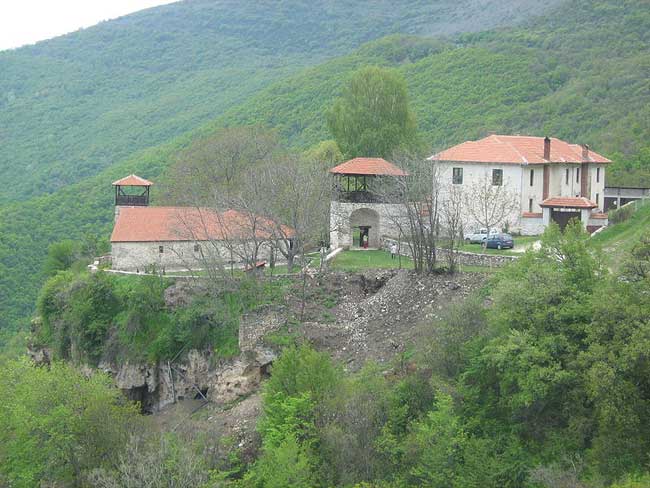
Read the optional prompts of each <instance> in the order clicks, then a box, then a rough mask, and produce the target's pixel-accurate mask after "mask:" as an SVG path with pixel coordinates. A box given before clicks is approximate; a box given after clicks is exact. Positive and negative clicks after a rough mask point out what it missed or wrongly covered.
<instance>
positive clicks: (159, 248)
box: [158, 246, 165, 254]
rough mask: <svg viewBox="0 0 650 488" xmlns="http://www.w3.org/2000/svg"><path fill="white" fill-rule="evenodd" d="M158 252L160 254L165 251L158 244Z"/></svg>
mask: <svg viewBox="0 0 650 488" xmlns="http://www.w3.org/2000/svg"><path fill="white" fill-rule="evenodd" d="M158 252H159V253H160V254H162V253H164V252H165V249H164V248H163V247H162V246H158Z"/></svg>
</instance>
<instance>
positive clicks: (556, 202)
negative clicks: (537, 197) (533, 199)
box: [539, 197, 598, 208]
mask: <svg viewBox="0 0 650 488" xmlns="http://www.w3.org/2000/svg"><path fill="white" fill-rule="evenodd" d="M539 206H540V207H556V208H596V207H597V206H598V205H596V204H595V203H594V202H592V201H591V200H589V199H588V198H585V197H553V198H547V199H546V200H544V201H543V202H542V203H540V204H539Z"/></svg>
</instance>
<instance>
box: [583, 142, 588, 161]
mask: <svg viewBox="0 0 650 488" xmlns="http://www.w3.org/2000/svg"><path fill="white" fill-rule="evenodd" d="M588 161H589V145H588V144H583V145H582V162H588Z"/></svg>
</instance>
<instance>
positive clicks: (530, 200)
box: [528, 198, 533, 213]
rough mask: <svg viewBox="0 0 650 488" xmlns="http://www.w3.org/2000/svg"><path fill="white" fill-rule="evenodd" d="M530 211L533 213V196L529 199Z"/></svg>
mask: <svg viewBox="0 0 650 488" xmlns="http://www.w3.org/2000/svg"><path fill="white" fill-rule="evenodd" d="M528 211H529V212H531V213H532V212H533V199H532V198H529V199H528Z"/></svg>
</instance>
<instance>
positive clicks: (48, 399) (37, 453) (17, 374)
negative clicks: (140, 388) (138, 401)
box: [0, 360, 138, 488]
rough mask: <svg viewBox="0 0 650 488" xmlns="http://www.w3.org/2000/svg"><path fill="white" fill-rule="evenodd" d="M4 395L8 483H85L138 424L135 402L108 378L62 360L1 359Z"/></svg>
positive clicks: (1, 471)
mask: <svg viewBox="0 0 650 488" xmlns="http://www.w3.org/2000/svg"><path fill="white" fill-rule="evenodd" d="M0 397H2V402H0V483H1V484H5V483H6V484H7V486H15V487H25V488H28V487H33V486H38V485H40V484H43V483H49V484H56V485H59V484H60V485H64V486H81V482H82V481H83V477H84V476H85V475H86V474H87V473H88V471H89V470H90V469H94V468H97V467H101V466H105V465H107V464H109V462H110V459H111V458H112V456H115V455H116V454H118V453H119V452H120V451H121V450H122V448H123V446H124V444H125V443H126V440H127V439H128V435H129V433H135V431H136V430H137V429H136V426H137V424H138V421H137V410H136V406H135V405H129V404H126V403H125V401H124V400H123V397H122V395H121V392H120V391H119V390H117V389H115V388H112V387H111V386H110V379H109V378H108V377H107V376H104V375H103V374H101V373H96V374H94V375H92V376H91V377H89V378H87V377H85V376H83V375H82V374H81V373H79V372H78V371H76V370H75V369H74V368H73V367H72V366H70V365H67V364H64V363H59V362H55V363H53V364H51V365H50V366H49V367H48V368H45V367H35V366H33V365H32V364H31V363H29V362H28V361H27V360H21V361H15V362H9V363H8V364H5V365H2V366H1V367H0ZM3 481H4V482H5V483H3Z"/></svg>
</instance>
